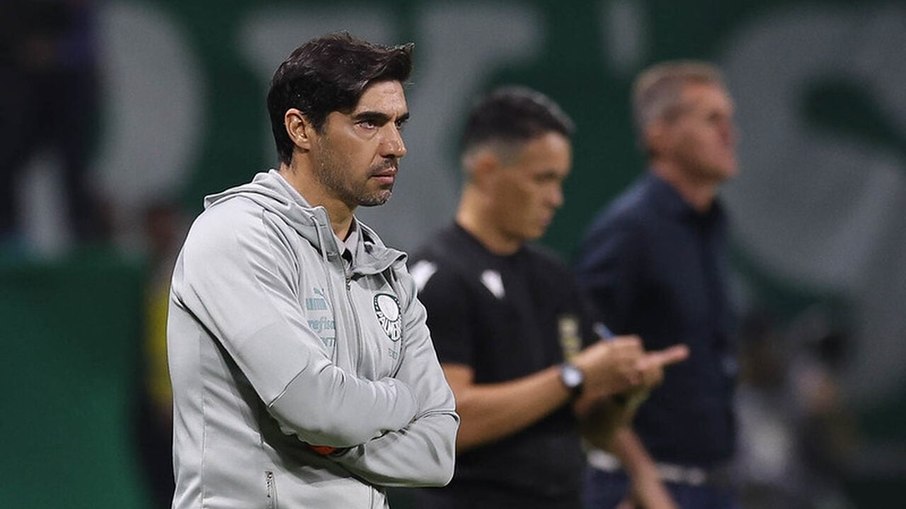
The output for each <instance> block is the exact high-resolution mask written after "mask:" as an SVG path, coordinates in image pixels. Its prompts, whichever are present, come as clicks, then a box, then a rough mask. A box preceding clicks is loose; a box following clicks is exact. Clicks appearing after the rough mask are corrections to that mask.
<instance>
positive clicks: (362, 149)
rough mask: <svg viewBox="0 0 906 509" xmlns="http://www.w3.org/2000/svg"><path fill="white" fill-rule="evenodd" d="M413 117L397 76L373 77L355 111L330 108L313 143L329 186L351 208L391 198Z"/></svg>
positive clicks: (319, 172) (318, 173)
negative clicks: (406, 126)
mask: <svg viewBox="0 0 906 509" xmlns="http://www.w3.org/2000/svg"><path fill="white" fill-rule="evenodd" d="M408 118H409V109H408V107H407V105H406V96H405V94H404V93H403V87H402V85H401V84H400V83H399V82H398V81H381V82H377V83H373V84H372V85H370V86H369V87H368V88H367V89H365V92H364V93H363V94H362V97H361V98H360V99H359V103H358V104H357V105H356V107H355V109H353V111H352V112H350V113H341V112H338V111H334V112H331V113H330V114H329V115H328V116H327V120H326V122H325V123H324V127H323V132H322V133H318V137H317V140H316V143H315V144H314V146H313V147H312V156H313V158H314V160H315V165H314V170H315V175H316V177H317V179H318V181H319V182H320V183H321V184H322V185H323V186H324V191H325V192H326V193H327V194H328V195H329V196H330V197H332V198H334V199H337V200H339V201H341V202H342V203H344V204H345V205H346V206H347V207H349V209H350V210H352V209H355V208H356V207H357V206H359V205H362V206H365V207H370V206H374V205H382V204H384V203H386V202H387V200H388V199H390V195H391V194H392V192H393V184H394V182H395V181H396V174H397V171H398V170H399V160H400V159H401V158H402V157H403V156H405V155H406V146H405V144H404V143H403V138H402V135H401V132H400V131H401V129H402V126H403V124H404V123H405V122H406V120H407V119H408Z"/></svg>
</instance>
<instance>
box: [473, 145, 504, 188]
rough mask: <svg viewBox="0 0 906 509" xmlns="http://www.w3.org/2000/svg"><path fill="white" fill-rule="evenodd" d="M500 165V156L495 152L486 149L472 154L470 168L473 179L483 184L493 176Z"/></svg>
mask: <svg viewBox="0 0 906 509" xmlns="http://www.w3.org/2000/svg"><path fill="white" fill-rule="evenodd" d="M500 165H501V162H500V156H499V155H498V154H497V153H496V152H494V151H493V150H491V149H489V148H484V149H481V150H477V151H475V152H474V153H472V154H470V157H469V165H468V167H469V170H470V172H471V173H472V179H473V180H475V181H478V182H483V181H485V180H487V179H488V178H489V177H490V176H492V175H493V174H494V172H495V170H497V169H498V168H500Z"/></svg>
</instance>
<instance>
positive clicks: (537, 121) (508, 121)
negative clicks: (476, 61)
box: [460, 85, 575, 152]
mask: <svg viewBox="0 0 906 509" xmlns="http://www.w3.org/2000/svg"><path fill="white" fill-rule="evenodd" d="M574 130H575V126H574V124H573V121H572V119H570V118H569V116H568V115H567V114H566V113H564V112H563V110H562V109H560V106H558V105H557V103H555V102H554V101H553V100H551V99H550V98H549V97H547V96H546V95H544V94H542V93H541V92H538V91H536V90H532V89H530V88H527V87H521V86H512V85H510V86H504V87H500V88H497V89H495V90H493V91H492V92H491V93H489V94H488V95H486V96H485V97H483V98H482V99H479V100H478V102H476V103H475V104H474V106H473V107H472V110H471V111H470V113H469V116H468V119H467V121H466V125H465V130H464V131H463V134H462V139H461V140H460V149H461V150H462V151H463V152H466V151H468V150H469V149H471V148H473V147H475V146H477V145H481V144H483V143H487V142H504V143H523V142H526V141H530V140H533V139H535V138H538V137H539V136H542V135H544V134H547V133H549V132H556V133H560V134H562V135H563V136H565V137H566V138H570V139H571V138H572V134H573V131H574Z"/></svg>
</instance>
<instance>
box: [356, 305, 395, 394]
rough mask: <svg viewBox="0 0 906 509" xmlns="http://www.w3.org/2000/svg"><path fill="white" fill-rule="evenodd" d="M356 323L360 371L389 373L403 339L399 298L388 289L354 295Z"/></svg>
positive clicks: (372, 375) (375, 374)
mask: <svg viewBox="0 0 906 509" xmlns="http://www.w3.org/2000/svg"><path fill="white" fill-rule="evenodd" d="M355 307H356V316H357V322H358V324H359V338H360V339H359V341H358V345H357V346H358V349H359V352H358V356H357V358H358V361H359V373H361V374H363V375H366V376H368V377H370V378H373V379H378V378H383V377H386V376H391V375H392V374H393V372H394V371H396V367H397V366H398V365H399V361H400V356H401V353H402V343H403V315H402V309H401V307H400V302H399V299H398V298H397V297H396V295H394V294H393V293H392V292H390V291H382V290H377V291H374V292H363V293H362V294H357V295H356V298H355Z"/></svg>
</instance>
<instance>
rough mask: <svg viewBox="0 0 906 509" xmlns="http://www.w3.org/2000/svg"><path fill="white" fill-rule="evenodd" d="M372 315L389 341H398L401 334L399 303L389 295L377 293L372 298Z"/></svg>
mask: <svg viewBox="0 0 906 509" xmlns="http://www.w3.org/2000/svg"><path fill="white" fill-rule="evenodd" d="M374 314H375V315H377V319H378V323H379V324H381V328H382V329H384V332H385V333H386V334H387V337H388V338H390V341H399V340H400V337H401V336H402V334H403V321H402V317H401V313H400V302H399V301H398V300H396V297H394V296H393V295H390V294H389V293H379V294H377V295H375V296H374Z"/></svg>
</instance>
